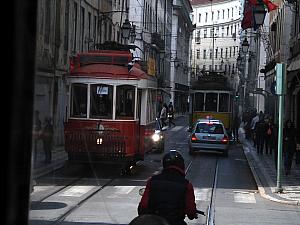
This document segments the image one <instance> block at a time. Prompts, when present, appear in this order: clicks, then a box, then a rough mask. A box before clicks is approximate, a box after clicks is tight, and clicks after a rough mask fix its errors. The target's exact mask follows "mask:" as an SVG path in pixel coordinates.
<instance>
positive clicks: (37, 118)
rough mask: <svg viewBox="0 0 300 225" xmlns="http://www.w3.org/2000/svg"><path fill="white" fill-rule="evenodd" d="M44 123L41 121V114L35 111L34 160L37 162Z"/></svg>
mask: <svg viewBox="0 0 300 225" xmlns="http://www.w3.org/2000/svg"><path fill="white" fill-rule="evenodd" d="M41 131H42V122H41V119H40V112H39V111H38V110H35V111H34V123H33V134H32V136H33V160H34V162H36V160H37V152H38V142H39V140H40V139H41Z"/></svg>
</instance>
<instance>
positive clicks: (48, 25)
mask: <svg viewBox="0 0 300 225" xmlns="http://www.w3.org/2000/svg"><path fill="white" fill-rule="evenodd" d="M50 32H51V1H50V0H47V1H46V7H45V43H46V44H50Z"/></svg>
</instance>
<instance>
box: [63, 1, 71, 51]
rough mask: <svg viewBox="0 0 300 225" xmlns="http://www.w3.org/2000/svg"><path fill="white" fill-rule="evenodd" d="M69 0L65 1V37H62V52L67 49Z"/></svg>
mask: <svg viewBox="0 0 300 225" xmlns="http://www.w3.org/2000/svg"><path fill="white" fill-rule="evenodd" d="M69 4H70V3H69V0H67V1H66V8H65V35H64V50H65V51H68V49H69Z"/></svg>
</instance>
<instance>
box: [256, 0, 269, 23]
mask: <svg viewBox="0 0 300 225" xmlns="http://www.w3.org/2000/svg"><path fill="white" fill-rule="evenodd" d="M266 12H267V11H266V10H265V7H264V5H263V4H262V3H259V4H257V5H256V6H255V7H253V17H254V25H255V27H259V26H261V25H263V24H264V20H265V16H266Z"/></svg>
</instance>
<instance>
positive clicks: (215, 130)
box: [195, 123, 224, 134]
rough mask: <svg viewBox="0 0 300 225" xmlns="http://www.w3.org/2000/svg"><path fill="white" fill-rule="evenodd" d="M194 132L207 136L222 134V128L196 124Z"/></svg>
mask: <svg viewBox="0 0 300 225" xmlns="http://www.w3.org/2000/svg"><path fill="white" fill-rule="evenodd" d="M195 132H196V133H207V134H224V131H223V126H222V125H221V124H210V123H198V124H197V128H196V130H195Z"/></svg>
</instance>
